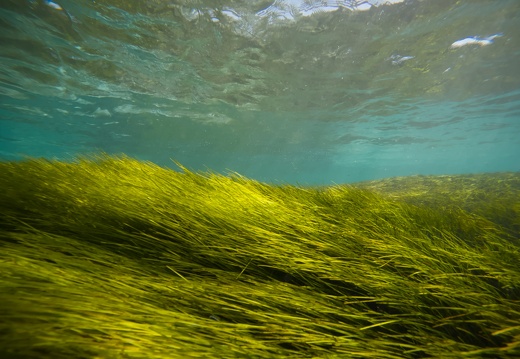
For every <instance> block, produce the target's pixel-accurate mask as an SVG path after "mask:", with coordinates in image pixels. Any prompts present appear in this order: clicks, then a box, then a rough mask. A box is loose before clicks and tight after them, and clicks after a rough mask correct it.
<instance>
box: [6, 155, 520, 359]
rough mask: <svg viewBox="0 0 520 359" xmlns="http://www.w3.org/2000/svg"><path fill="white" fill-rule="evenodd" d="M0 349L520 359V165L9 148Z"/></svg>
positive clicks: (13, 353)
mask: <svg viewBox="0 0 520 359" xmlns="http://www.w3.org/2000/svg"><path fill="white" fill-rule="evenodd" d="M0 188H1V191H0V211H1V212H0V231H1V232H0V233H1V240H0V358H2V359H9V358H19V359H21V358H49V359H51V358H52V359H62V358H63V359H65V358H66V359H70V358H86V359H87V358H88V359H94V358H143V359H145V358H146V359H155V358H157V359H159V358H388V359H394V358H442V359H449V358H518V357H520V238H519V237H520V236H519V233H520V173H495V174H479V175H468V176H414V177H406V178H392V179H388V180H382V181H373V182H366V183H360V184H356V185H334V186H328V187H297V186H291V185H268V184H264V183H260V182H256V181H253V180H250V179H247V178H244V177H241V176H240V175H238V174H229V175H227V176H224V175H218V174H214V173H194V172H191V171H189V170H187V169H186V168H183V167H181V171H178V172H176V171H174V170H171V169H165V168H161V167H159V166H156V165H154V164H151V163H147V162H140V161H137V160H134V159H131V158H127V157H124V156H119V157H110V156H107V155H99V156H96V157H89V158H82V159H78V160H76V161H74V162H59V161H48V160H43V159H27V160H24V161H20V162H1V163H0Z"/></svg>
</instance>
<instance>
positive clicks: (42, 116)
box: [0, 0, 520, 184]
mask: <svg viewBox="0 0 520 359" xmlns="http://www.w3.org/2000/svg"><path fill="white" fill-rule="evenodd" d="M382 3H383V1H366V2H361V1H358V2H357V3H356V2H355V1H329V2H323V1H314V2H313V1H295V0H293V1H245V0H243V1H237V0H235V1H224V0H223V1H188V0H185V1H174V2H171V1H164V0H154V1H137V0H130V1H128V0H127V1H116V0H108V1H99V2H98V1H86V0H81V1H65V0H64V1H56V2H50V1H41V0H39V1H27V0H26V1H24V0H3V1H1V2H0V26H1V29H0V39H1V40H0V41H1V48H0V59H1V64H2V66H1V68H0V158H1V159H3V160H13V159H20V158H23V157H24V156H43V157H47V158H59V159H65V160H68V159H72V158H74V156H77V155H79V154H90V153H96V152H99V151H104V152H107V153H113V154H119V153H125V154H127V155H130V156H133V157H136V158H139V159H143V160H150V161H153V162H155V163H158V164H160V165H164V166H172V167H175V166H174V165H173V163H172V161H171V159H174V160H177V161H179V162H181V163H182V164H183V165H185V166H187V167H188V168H191V169H195V170H205V169H211V170H214V171H217V172H222V173H225V172H226V171H235V172H239V173H240V174H242V175H245V176H248V177H252V178H255V179H258V180H262V181H268V182H275V183H278V182H290V183H300V184H330V183H333V182H335V183H342V182H355V181H360V180H367V179H378V178H384V177H390V176H404V175H413V174H456V173H481V172H495V171H519V170H520V164H519V163H520V162H519V161H518V158H519V157H520V65H519V64H520V2H519V1H518V0H510V1H507V0H500V1H496V0H495V1H483V0H463V1H457V2H454V1H451V0H450V1H447V0H446V1H443V0H422V1H402V2H400V1H393V3H391V2H389V3H388V4H382ZM371 4H372V5H371Z"/></svg>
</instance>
